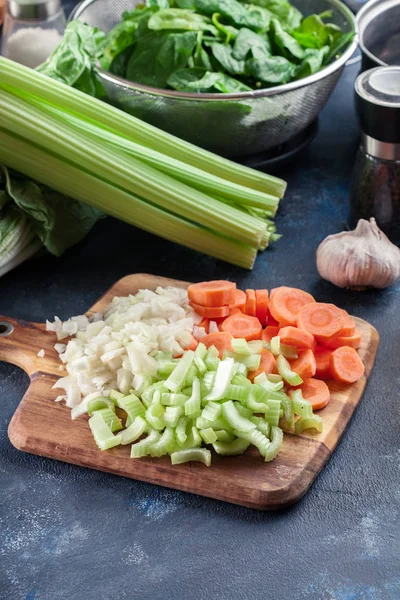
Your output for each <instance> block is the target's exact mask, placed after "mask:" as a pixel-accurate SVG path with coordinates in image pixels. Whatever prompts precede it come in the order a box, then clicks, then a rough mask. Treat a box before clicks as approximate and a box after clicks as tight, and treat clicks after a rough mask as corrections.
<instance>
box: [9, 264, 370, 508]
mask: <svg viewBox="0 0 400 600" xmlns="http://www.w3.org/2000/svg"><path fill="white" fill-rule="evenodd" d="M166 285H175V286H179V287H186V286H187V285H188V284H187V283H185V282H183V281H175V280H171V279H165V278H162V277H155V276H153V275H146V274H140V275H130V276H128V277H124V278H123V279H121V280H120V281H118V282H117V283H116V284H115V285H114V286H113V287H112V288H111V289H110V290H109V291H108V292H107V293H106V294H105V295H104V296H103V297H102V298H101V299H100V300H99V301H98V302H96V304H95V305H94V306H93V307H92V308H91V309H90V311H89V312H88V313H87V314H90V313H93V312H99V311H102V310H103V309H104V308H105V307H106V305H107V304H108V303H109V301H110V300H111V298H112V297H113V296H126V295H127V294H135V293H136V292H137V291H138V290H139V289H141V288H149V289H155V288H156V287H157V286H166ZM55 312H56V307H55ZM52 316H53V315H49V317H52ZM0 321H1V323H0V336H2V337H0V360H3V361H6V362H10V363H13V364H15V365H18V366H19V367H21V368H22V369H24V370H25V371H26V372H27V373H28V375H29V377H30V385H29V388H28V391H27V392H26V394H25V396H24V397H23V399H22V400H21V403H20V404H19V406H18V408H17V410H16V412H15V414H14V416H13V418H12V420H11V422H10V425H9V429H8V434H9V438H10V440H11V443H12V444H13V445H14V446H15V447H16V448H18V449H19V450H23V451H24V452H30V453H32V454H38V455H39V456H46V457H49V458H55V459H57V460H61V461H64V462H69V463H73V464H76V465H80V466H83V467H90V468H92V469H98V470H100V471H107V472H110V473H115V474H117V475H123V476H124V477H130V478H132V479H139V480H142V481H147V482H150V483H156V484H158V485H163V486H167V487H171V488H175V489H178V490H184V491H186V492H192V493H196V494H201V495H203V496H209V497H211V498H216V499H219V500H225V501H227V502H232V503H234V504H241V505H243V506H248V507H251V508H257V509H262V510H271V509H277V508H282V507H284V506H288V505H290V504H293V503H294V502H296V501H297V500H299V498H301V497H302V496H303V494H304V493H305V492H306V491H307V490H308V488H309V487H310V485H311V483H312V481H313V480H314V478H315V477H316V476H317V474H318V473H319V472H320V471H321V469H322V467H323V465H324V464H325V462H326V461H327V460H328V458H329V456H330V455H331V454H332V452H333V450H334V448H335V446H336V444H337V443H338V441H339V439H340V437H341V435H342V433H343V432H344V430H345V428H346V426H347V424H348V422H349V420H350V418H351V416H352V414H353V412H354V410H355V408H356V406H357V405H358V403H359V402H360V399H361V396H362V393H363V391H364V388H365V385H366V382H367V378H368V376H369V374H370V372H371V369H372V366H373V363H374V359H375V355H376V351H377V348H378V344H379V336H378V333H377V331H376V330H375V329H374V327H372V325H370V324H369V323H367V322H366V321H363V320H361V319H358V318H355V321H356V323H357V327H358V328H359V330H360V331H361V333H362V346H361V348H360V356H361V358H362V360H363V361H364V363H365V367H366V369H365V375H364V377H363V378H362V379H361V380H360V381H358V382H357V383H356V384H354V385H352V386H350V387H349V386H343V385H341V384H339V383H336V382H330V383H329V387H330V390H331V394H332V400H331V402H330V403H329V404H328V406H327V407H326V408H324V409H323V410H322V411H320V413H319V414H320V415H321V416H322V417H323V420H324V431H323V433H321V434H307V433H304V434H302V435H300V436H295V435H292V434H285V437H284V444H283V448H282V450H281V452H280V454H279V456H278V458H277V459H275V460H274V461H272V462H270V463H264V462H263V460H262V459H261V457H260V455H259V454H258V451H257V450H255V449H253V450H252V449H249V450H248V451H247V452H246V453H245V454H243V455H242V456H237V457H220V456H218V455H215V454H213V458H212V466H211V467H209V468H207V467H205V466H204V465H203V464H200V463H186V464H183V465H177V466H172V465H171V464H170V459H169V457H163V458H143V459H140V460H137V459H136V460H133V459H131V458H130V457H129V454H130V447H129V446H120V447H117V448H113V449H111V450H108V451H104V452H102V451H100V450H98V449H97V447H96V445H95V443H94V440H93V438H92V434H91V432H90V429H89V426H88V424H87V417H86V416H83V417H80V418H79V419H77V420H75V421H72V420H71V416H70V409H69V408H67V407H66V406H65V405H64V404H63V403H56V402H54V399H55V397H56V396H57V395H58V394H59V390H53V389H52V386H53V384H54V383H55V381H56V380H57V379H58V378H59V377H60V376H61V372H60V370H59V365H60V362H59V359H58V355H57V353H56V352H55V350H54V343H55V342H56V340H55V335H54V334H53V333H48V332H46V331H45V326H44V324H41V323H30V322H27V321H17V320H15V319H9V318H7V317H0ZM10 326H11V327H10ZM10 328H12V329H13V330H12V332H11V333H10V334H8V329H10ZM41 349H44V351H45V356H44V357H43V358H39V357H38V356H37V353H38V352H39V350H41Z"/></svg>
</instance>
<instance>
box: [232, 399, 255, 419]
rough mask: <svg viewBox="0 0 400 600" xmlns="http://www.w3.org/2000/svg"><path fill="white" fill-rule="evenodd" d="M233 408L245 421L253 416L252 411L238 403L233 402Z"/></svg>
mask: <svg viewBox="0 0 400 600" xmlns="http://www.w3.org/2000/svg"><path fill="white" fill-rule="evenodd" d="M235 407H236V410H237V411H238V413H239V414H240V415H241V416H242V417H244V418H245V419H250V417H252V416H253V411H252V410H251V409H249V408H246V407H245V406H243V405H242V404H239V402H235Z"/></svg>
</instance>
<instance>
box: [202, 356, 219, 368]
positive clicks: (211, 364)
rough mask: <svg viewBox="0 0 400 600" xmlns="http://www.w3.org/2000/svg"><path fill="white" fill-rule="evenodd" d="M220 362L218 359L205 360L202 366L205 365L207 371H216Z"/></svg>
mask: <svg viewBox="0 0 400 600" xmlns="http://www.w3.org/2000/svg"><path fill="white" fill-rule="evenodd" d="M220 362H221V361H220V360H219V358H206V360H205V361H204V364H205V365H206V367H207V369H208V370H209V371H216V370H217V369H218V367H219V363H220Z"/></svg>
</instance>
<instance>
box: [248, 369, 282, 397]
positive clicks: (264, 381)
mask: <svg viewBox="0 0 400 600" xmlns="http://www.w3.org/2000/svg"><path fill="white" fill-rule="evenodd" d="M277 377H279V381H276V382H272V381H270V379H269V378H268V377H267V375H266V373H260V374H259V375H257V377H255V378H254V383H256V384H257V385H261V386H262V387H263V388H264V389H265V390H269V391H271V392H279V390H281V389H282V388H283V381H282V377H281V376H280V375H277Z"/></svg>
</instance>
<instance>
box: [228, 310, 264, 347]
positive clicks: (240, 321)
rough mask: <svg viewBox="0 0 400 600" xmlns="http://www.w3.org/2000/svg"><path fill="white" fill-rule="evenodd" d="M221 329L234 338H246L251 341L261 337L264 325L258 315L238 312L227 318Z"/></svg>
mask: <svg viewBox="0 0 400 600" xmlns="http://www.w3.org/2000/svg"><path fill="white" fill-rule="evenodd" d="M221 331H227V332H229V333H230V334H231V335H233V337H234V338H244V339H245V340H247V341H248V342H249V341H251V340H259V339H260V338H261V333H262V327H261V323H260V321H259V320H258V319H257V318H256V317H251V316H249V315H245V314H243V313H237V314H234V315H231V316H230V317H228V318H227V319H225V321H224V322H223V323H222V325H221Z"/></svg>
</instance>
